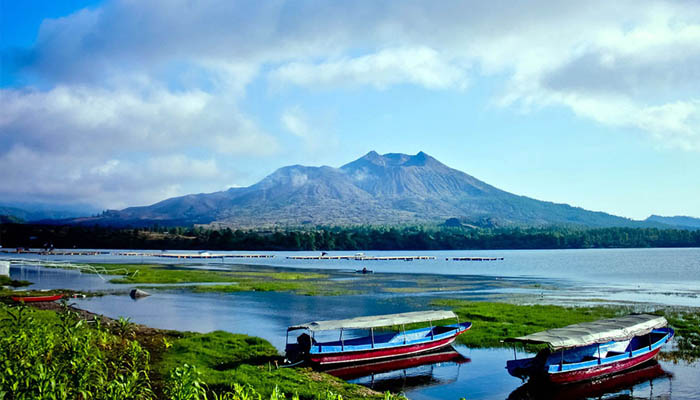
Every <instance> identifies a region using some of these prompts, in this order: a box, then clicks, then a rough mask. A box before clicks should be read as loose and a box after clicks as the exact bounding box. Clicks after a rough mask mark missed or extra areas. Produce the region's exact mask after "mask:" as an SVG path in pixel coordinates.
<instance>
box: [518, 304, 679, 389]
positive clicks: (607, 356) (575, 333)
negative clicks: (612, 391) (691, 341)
mask: <svg viewBox="0 0 700 400" xmlns="http://www.w3.org/2000/svg"><path fill="white" fill-rule="evenodd" d="M667 324H668V322H667V321H666V319H665V318H664V317H659V316H656V315H644V314H642V315H628V316H625V317H620V318H610V319H603V320H600V321H595V322H586V323H582V324H575V325H570V326H567V327H564V328H558V329H551V330H548V331H544V332H539V333H535V334H532V335H527V336H522V337H517V338H511V339H507V340H506V341H507V342H519V343H532V344H546V345H548V348H546V349H543V350H541V351H540V352H539V353H537V355H536V356H535V357H532V358H524V359H520V360H518V359H515V360H511V361H508V363H507V364H506V368H507V369H508V372H509V373H510V374H511V375H513V376H516V377H519V378H522V379H524V378H526V377H530V378H534V379H546V380H548V381H550V382H552V383H557V384H560V383H561V384H564V383H573V382H581V381H586V380H590V379H594V378H598V377H602V376H606V375H610V374H615V373H618V372H621V371H625V370H628V369H631V368H634V367H636V366H638V365H640V364H642V363H644V362H646V361H649V360H651V359H652V358H654V357H655V356H656V354H657V353H658V352H659V350H661V347H662V346H663V345H664V344H665V343H666V342H668V341H669V340H671V338H672V337H673V335H674V331H673V329H672V328H669V327H666V325H667Z"/></svg>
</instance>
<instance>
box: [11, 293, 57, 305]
mask: <svg viewBox="0 0 700 400" xmlns="http://www.w3.org/2000/svg"><path fill="white" fill-rule="evenodd" d="M62 298H63V295H62V294H57V295H53V296H30V297H18V296H12V300H14V301H17V302H20V301H21V302H24V303H37V302H40V301H56V300H61V299H62Z"/></svg>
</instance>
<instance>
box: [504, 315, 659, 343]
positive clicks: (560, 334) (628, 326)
mask: <svg viewBox="0 0 700 400" xmlns="http://www.w3.org/2000/svg"><path fill="white" fill-rule="evenodd" d="M667 323H668V322H667V321H666V318H664V317H660V316H658V315H648V314H637V315H627V316H625V317H618V318H609V319H601V320H599V321H594V322H584V323H581V324H574V325H569V326H566V327H564V328H557V329H550V330H548V331H544V332H538V333H533V334H532V335H527V336H520V337H516V338H509V339H506V342H521V343H535V344H542V343H546V344H548V345H549V347H551V348H553V349H562V348H570V347H579V346H587V345H590V344H595V343H607V342H610V341H619V340H628V339H631V338H633V337H635V336H640V335H646V334H647V333H649V332H651V331H652V330H654V329H658V328H661V327H664V326H666V324H667Z"/></svg>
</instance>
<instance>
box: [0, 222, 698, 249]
mask: <svg viewBox="0 0 700 400" xmlns="http://www.w3.org/2000/svg"><path fill="white" fill-rule="evenodd" d="M0 245H2V246H4V247H6V248H7V247H10V248H14V247H30V248H43V247H55V248H99V249H173V250H175V249H180V250H204V249H207V250H319V251H320V250H325V251H328V250H472V249H586V248H643V247H700V230H695V231H688V230H677V229H657V228H596V229H582V228H572V227H545V228H471V227H470V228H467V227H445V226H423V225H417V226H399V227H391V226H353V227H324V226H317V227H314V228H308V229H283V228H279V229H270V230H241V229H230V228H223V229H207V228H203V227H161V226H152V227H148V228H113V227H106V226H82V225H60V226H58V225H33V224H15V223H3V224H0Z"/></svg>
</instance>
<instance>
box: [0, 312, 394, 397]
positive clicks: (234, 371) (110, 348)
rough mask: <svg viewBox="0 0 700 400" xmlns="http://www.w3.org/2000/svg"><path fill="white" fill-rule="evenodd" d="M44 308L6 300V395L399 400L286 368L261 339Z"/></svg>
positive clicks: (2, 323) (2, 384) (0, 382)
mask: <svg viewBox="0 0 700 400" xmlns="http://www.w3.org/2000/svg"><path fill="white" fill-rule="evenodd" d="M40 306H41V307H47V308H53V310H37V309H34V308H32V307H26V306H23V305H13V306H10V305H6V304H3V303H0V365H2V368H3V371H2V372H3V373H2V374H0V398H9V399H36V398H58V399H68V398H71V399H73V398H83V399H108V400H112V399H114V400H116V399H126V398H129V399H143V400H152V399H161V398H162V399H173V400H187V399H193V400H194V399H205V398H216V399H227V400H243V399H253V398H255V399H260V398H269V399H273V400H285V399H292V398H298V399H323V400H339V399H341V398H344V399H354V398H370V399H371V398H374V399H395V398H397V397H396V396H393V395H390V394H379V393H377V392H373V391H371V390H369V389H367V388H364V387H362V386H357V385H351V384H347V383H345V382H344V381H342V380H340V379H337V378H334V377H332V376H330V375H327V374H323V373H318V372H313V371H311V370H308V369H293V368H284V369H278V368H277V367H276V364H277V363H279V362H280V361H281V358H280V356H279V355H278V354H277V350H276V349H275V348H274V347H273V346H272V345H270V343H268V342H267V341H265V340H263V339H260V338H255V337H250V336H246V335H236V334H232V333H227V332H212V333H208V334H196V333H189V332H176V331H165V330H157V329H152V328H148V327H145V326H142V325H135V324H132V323H130V322H129V321H128V320H126V319H119V320H116V321H115V320H110V319H108V318H104V317H101V318H96V316H94V315H92V314H90V313H87V312H85V311H82V310H76V309H72V308H71V307H69V306H67V305H64V306H63V307H61V306H59V305H57V304H55V303H48V304H43V305H40ZM285 393H286V394H287V395H285ZM205 396H208V397H205ZM259 396H262V397H259Z"/></svg>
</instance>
